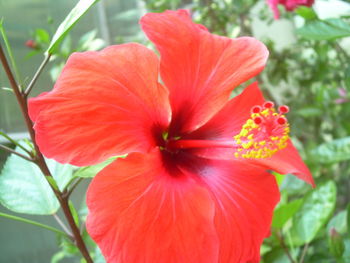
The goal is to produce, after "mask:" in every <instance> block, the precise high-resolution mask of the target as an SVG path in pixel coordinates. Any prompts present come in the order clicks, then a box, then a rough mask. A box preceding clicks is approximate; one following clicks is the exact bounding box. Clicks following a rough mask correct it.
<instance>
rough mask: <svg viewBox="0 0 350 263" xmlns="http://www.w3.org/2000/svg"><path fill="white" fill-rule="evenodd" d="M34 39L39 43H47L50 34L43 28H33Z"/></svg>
mask: <svg viewBox="0 0 350 263" xmlns="http://www.w3.org/2000/svg"><path fill="white" fill-rule="evenodd" d="M35 39H36V40H37V42H39V43H46V44H48V43H49V42H50V35H49V33H47V31H46V30H45V29H42V28H38V29H36V30H35Z"/></svg>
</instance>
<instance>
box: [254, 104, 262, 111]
mask: <svg viewBox="0 0 350 263" xmlns="http://www.w3.org/2000/svg"><path fill="white" fill-rule="evenodd" d="M261 111H262V108H261V107H260V106H259V105H257V106H254V107H253V108H252V109H251V113H259V112H261Z"/></svg>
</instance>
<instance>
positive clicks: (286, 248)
mask: <svg viewBox="0 0 350 263" xmlns="http://www.w3.org/2000/svg"><path fill="white" fill-rule="evenodd" d="M276 237H277V239H278V241H279V242H280V245H281V247H282V248H283V250H284V252H285V254H286V255H287V257H288V259H289V261H290V262H291V263H297V262H296V261H295V260H294V259H293V257H292V255H291V254H290V252H289V249H288V247H287V246H286V244H285V243H284V238H283V235H282V233H281V232H280V231H277V232H276Z"/></svg>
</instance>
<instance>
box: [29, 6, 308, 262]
mask: <svg viewBox="0 0 350 263" xmlns="http://www.w3.org/2000/svg"><path fill="white" fill-rule="evenodd" d="M141 26H142V29H143V31H144V32H145V33H146V34H147V36H148V37H149V39H150V40H151V41H152V42H153V43H154V44H155V45H156V47H157V49H158V51H159V53H160V57H161V58H160V61H159V60H158V57H157V55H156V54H155V53H154V52H152V51H151V50H149V49H147V48H146V47H144V46H142V45H139V44H124V45H118V46H111V47H108V48H106V49H104V50H102V51H100V52H84V53H75V54H73V55H72V56H71V57H70V58H69V59H68V62H67V64H66V66H65V68H64V69H63V72H62V74H61V76H60V77H59V79H58V81H57V83H56V85H55V87H54V89H53V91H51V92H48V93H44V94H42V95H41V96H39V97H37V98H34V99H31V100H30V103H29V107H30V116H31V118H32V120H33V121H34V122H35V130H36V136H37V142H38V144H39V146H40V149H41V150H42V152H43V153H44V154H45V155H46V156H47V157H49V158H54V159H56V160H57V161H59V162H62V163H71V164H74V165H91V164H96V163H99V162H101V161H103V160H105V159H107V158H108V157H111V156H116V155H121V154H125V153H129V155H128V156H127V157H126V158H125V159H121V158H120V159H117V160H116V161H114V162H113V163H112V164H110V165H109V166H107V167H106V168H105V169H103V170H102V171H101V172H100V173H99V174H98V175H97V176H96V177H95V178H94V179H93V181H92V183H91V185H90V187H89V189H88V194H87V204H88V208H89V215H88V220H87V229H88V232H89V233H90V235H91V236H92V238H93V239H94V240H95V241H96V242H97V244H98V245H99V247H100V248H101V250H102V253H103V254H104V256H105V257H106V259H107V262H113V263H139V262H144V263H164V262H166V263H170V262H173V263H184V262H186V263H199V262H200V263H214V262H217V263H219V262H220V263H231V262H233V263H235V262H237V263H242V262H259V258H260V255H259V248H260V245H261V243H262V241H263V239H264V238H265V237H266V236H267V235H268V233H269V227H270V223H271V217H272V212H273V209H274V207H275V205H276V204H277V202H278V200H279V191H278V188H277V185H276V182H275V179H274V177H273V176H272V175H271V174H270V173H268V172H267V171H268V170H275V171H277V172H279V173H282V174H285V173H293V174H295V175H296V176H298V177H299V178H301V179H303V180H305V181H306V182H308V183H310V184H313V179H312V177H311V175H310V172H309V170H308V168H307V167H306V166H305V165H304V163H303V161H302V160H301V158H300V157H299V155H298V153H297V151H296V150H295V148H294V147H293V145H292V143H291V141H290V140H289V138H288V132H289V128H288V122H287V119H286V118H285V116H284V113H286V112H287V111H288V108H287V107H286V106H282V107H280V109H279V112H277V111H276V110H274V107H273V104H272V103H271V102H265V101H264V98H263V96H262V94H261V92H260V91H259V88H258V86H257V84H256V83H254V84H252V85H250V86H249V87H247V88H246V89H245V90H244V91H243V92H242V94H240V95H239V96H237V97H235V98H234V99H231V100H230V99H229V97H230V93H231V91H232V89H234V88H235V87H237V86H238V85H240V84H241V83H243V82H244V81H246V80H248V79H250V78H252V77H254V76H255V75H256V74H258V73H259V72H260V71H261V70H262V69H263V67H264V65H265V63H266V60H267V56H268V51H267V49H266V47H265V46H264V45H263V44H262V43H260V42H259V41H257V40H255V39H253V38H249V37H243V38H237V39H229V38H226V37H220V36H216V35H213V34H210V33H209V32H208V31H207V30H206V28H205V27H203V26H202V25H198V24H195V23H193V22H192V21H191V18H190V16H189V14H188V12H187V11H184V10H179V11H167V12H164V13H160V14H154V13H150V14H147V15H145V16H144V17H143V18H142V19H141ZM158 73H160V76H161V80H162V84H161V83H160V81H159V74H158Z"/></svg>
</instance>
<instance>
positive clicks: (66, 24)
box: [47, 0, 98, 54]
mask: <svg viewBox="0 0 350 263" xmlns="http://www.w3.org/2000/svg"><path fill="white" fill-rule="evenodd" d="M96 2H98V0H80V1H79V2H78V3H77V5H76V6H75V7H74V8H73V9H72V10H71V11H70V13H69V14H68V16H67V17H66V18H65V19H64V21H63V22H62V23H61V24H60V26H59V27H58V29H57V31H56V33H55V34H54V36H53V37H52V40H51V42H50V45H49V48H48V49H47V52H48V53H50V54H52V53H55V51H56V49H57V47H58V45H59V44H60V42H61V41H62V40H63V38H64V37H65V36H66V35H67V33H68V32H69V31H70V30H71V29H72V27H73V26H74V25H75V24H76V23H77V22H78V20H79V19H80V18H81V17H82V16H83V15H84V14H85V13H86V12H87V11H88V10H89V8H90V7H91V6H93V5H94V4H95V3H96Z"/></svg>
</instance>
